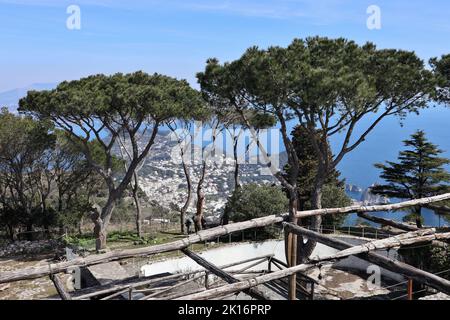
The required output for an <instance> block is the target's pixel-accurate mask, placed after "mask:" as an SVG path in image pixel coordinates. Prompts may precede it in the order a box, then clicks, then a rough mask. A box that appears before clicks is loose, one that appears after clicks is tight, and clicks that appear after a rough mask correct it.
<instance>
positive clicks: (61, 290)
mask: <svg viewBox="0 0 450 320" xmlns="http://www.w3.org/2000/svg"><path fill="white" fill-rule="evenodd" d="M50 279H51V280H52V282H53V284H54V285H55V288H56V291H58V294H59V296H60V297H61V299H62V300H72V297H71V296H70V294H69V292H67V290H66V289H65V287H64V283H63V282H62V280H61V278H60V277H59V276H58V275H56V274H52V275H50Z"/></svg>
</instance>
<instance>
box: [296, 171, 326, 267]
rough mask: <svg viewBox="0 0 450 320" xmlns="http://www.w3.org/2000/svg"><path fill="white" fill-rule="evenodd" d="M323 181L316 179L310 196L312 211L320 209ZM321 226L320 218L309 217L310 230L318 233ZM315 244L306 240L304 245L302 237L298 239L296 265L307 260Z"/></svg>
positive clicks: (319, 216)
mask: <svg viewBox="0 0 450 320" xmlns="http://www.w3.org/2000/svg"><path fill="white" fill-rule="evenodd" d="M323 183H324V179H323V178H320V177H319V178H318V179H317V181H316V183H315V185H314V189H313V191H312V194H311V205H312V209H313V210H314V209H322V188H323ZM321 225H322V216H321V215H316V216H312V217H311V225H310V227H311V230H313V231H316V232H319V231H320V226H321ZM316 245H317V242H316V241H313V240H310V239H308V241H307V242H306V243H304V241H303V237H299V239H298V248H297V249H298V255H297V264H302V263H305V262H306V261H307V260H308V258H309V257H310V256H311V254H312V253H313V251H314V249H315V248H316Z"/></svg>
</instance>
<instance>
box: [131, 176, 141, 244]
mask: <svg viewBox="0 0 450 320" xmlns="http://www.w3.org/2000/svg"><path fill="white" fill-rule="evenodd" d="M133 180H134V186H133V200H134V205H135V206H136V233H137V235H138V237H139V238H140V237H142V209H141V203H140V202H139V195H138V192H139V180H138V177H137V174H136V172H135V173H134V174H133Z"/></svg>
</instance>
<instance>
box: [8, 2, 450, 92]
mask: <svg viewBox="0 0 450 320" xmlns="http://www.w3.org/2000/svg"><path fill="white" fill-rule="evenodd" d="M70 4H76V5H78V6H79V7H80V8H81V30H68V29H67V28H66V19H67V18H68V16H69V15H68V14H67V13H66V8H67V7H68V6H69V5H70ZM372 4H375V5H378V6H379V7H380V8H381V19H382V28H381V30H369V29H368V28H367V27H366V20H367V17H368V14H367V13H366V10H367V7H368V6H369V5H372ZM449 12H450V2H449V1H447V0H435V1H414V0H409V1H406V0H395V1H392V0H390V1H387V0H386V1H385V0H383V1H381V0H370V1H366V0H323V1H317V0H279V1H269V0H240V1H239V0H209V1H206V0H164V1H163V0H161V1H158V0H150V1H136V0H129V1H107V0H71V1H64V0H34V1H26V0H0V31H1V32H0V43H1V48H2V50H0V70H1V76H0V92H1V91H6V90H9V89H13V88H18V87H24V86H27V85H29V84H32V83H46V82H50V83H53V82H59V81H62V80H66V79H77V78H80V77H83V76H86V75H89V74H93V73H114V72H130V71H135V70H140V69H142V70H144V71H146V72H150V73H151V72H160V73H165V74H168V75H172V76H175V77H178V78H185V79H187V80H188V81H190V82H191V83H192V84H193V85H196V81H195V73H196V72H198V71H200V70H202V68H203V66H204V62H205V60H206V59H207V58H209V57H218V58H219V59H220V60H222V61H223V60H232V59H235V58H238V57H239V56H240V55H241V54H242V52H243V51H244V50H245V49H246V48H248V47H249V46H252V45H259V46H263V47H266V46H268V45H272V44H275V45H287V44H288V43H289V42H290V41H291V40H292V39H293V38H295V37H306V36H312V35H323V36H330V37H338V36H344V37H347V38H350V39H354V40H356V41H357V42H359V43H363V42H365V41H373V42H375V43H376V44H377V45H378V46H379V47H394V48H403V49H409V50H415V51H416V52H417V53H418V54H419V55H420V56H421V57H422V58H423V59H426V60H428V59H429V58H430V57H433V56H438V55H441V54H443V53H449V52H450V41H448V39H449V38H450V37H449V35H450V19H449V18H448V14H449Z"/></svg>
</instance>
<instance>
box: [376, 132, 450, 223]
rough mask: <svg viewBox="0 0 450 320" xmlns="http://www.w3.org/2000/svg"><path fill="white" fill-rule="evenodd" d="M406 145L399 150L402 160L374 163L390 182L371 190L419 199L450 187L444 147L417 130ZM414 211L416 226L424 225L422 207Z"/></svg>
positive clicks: (445, 190)
mask: <svg viewBox="0 0 450 320" xmlns="http://www.w3.org/2000/svg"><path fill="white" fill-rule="evenodd" d="M404 144H405V146H406V147H409V149H407V150H404V151H401V152H400V154H399V156H398V160H399V162H391V161H388V162H387V164H386V165H385V164H376V165H375V167H377V168H379V169H381V170H382V173H381V178H383V179H384V180H385V181H386V182H387V183H388V184H385V185H378V186H375V187H373V188H372V192H373V193H374V194H381V195H385V196H388V197H392V198H399V199H420V198H424V197H431V196H435V195H438V194H440V193H444V192H447V191H448V190H450V186H449V184H448V183H449V182H450V173H448V172H447V171H446V169H445V168H444V166H445V165H446V164H449V163H450V160H449V159H446V158H443V157H440V155H441V154H442V150H440V149H439V148H438V147H437V146H436V145H434V144H432V143H431V142H429V141H428V140H427V139H426V137H425V133H424V132H423V131H417V132H416V133H414V134H413V135H412V136H411V139H409V140H405V141H404ZM413 210H414V211H413V212H412V214H413V215H414V216H415V218H416V222H417V226H418V227H421V226H422V219H421V207H417V208H415V209H413Z"/></svg>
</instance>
